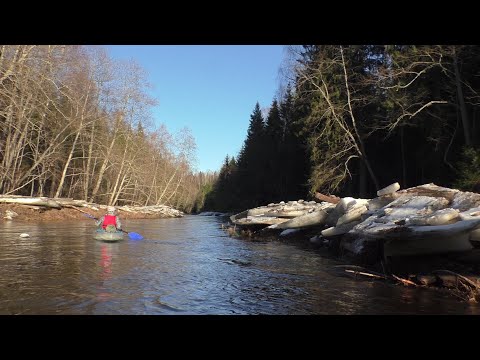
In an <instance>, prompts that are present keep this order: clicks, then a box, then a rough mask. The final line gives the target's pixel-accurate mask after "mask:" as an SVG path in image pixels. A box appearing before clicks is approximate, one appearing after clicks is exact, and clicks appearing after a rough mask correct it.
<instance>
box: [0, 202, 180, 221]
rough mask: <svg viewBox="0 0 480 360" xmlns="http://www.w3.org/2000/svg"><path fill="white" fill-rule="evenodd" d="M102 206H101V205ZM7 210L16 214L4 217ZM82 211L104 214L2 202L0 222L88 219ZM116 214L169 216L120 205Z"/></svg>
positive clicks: (88, 211)
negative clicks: (133, 209) (127, 208)
mask: <svg viewBox="0 0 480 360" xmlns="http://www.w3.org/2000/svg"><path fill="white" fill-rule="evenodd" d="M102 207H103V206H102ZM7 211H9V212H10V213H12V212H13V213H14V214H16V215H13V216H12V219H8V218H6V216H7ZM83 213H85V214H89V215H91V216H94V217H96V218H100V217H101V216H103V215H105V214H106V209H102V208H100V209H98V210H96V209H92V208H90V207H84V208H82V209H81V210H80V209H76V208H71V207H62V208H61V209H54V208H47V207H42V206H26V205H19V204H2V203H0V215H1V216H0V222H7V221H8V222H16V221H18V222H20V221H21V222H34V221H48V222H57V221H58V222H60V221H64V220H88V221H92V219H89V218H88V217H86V216H85V215H84V214H83ZM117 215H118V216H119V217H120V219H121V220H128V219H164V218H171V217H172V216H168V215H166V214H163V213H161V212H157V213H145V212H141V211H125V210H123V209H122V208H121V207H117Z"/></svg>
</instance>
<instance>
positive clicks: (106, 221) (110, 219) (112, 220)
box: [102, 215, 117, 230]
mask: <svg viewBox="0 0 480 360" xmlns="http://www.w3.org/2000/svg"><path fill="white" fill-rule="evenodd" d="M108 225H113V226H115V227H117V217H116V216H115V215H105V216H104V217H103V224H102V228H103V229H104V230H105V229H106V228H107V226H108Z"/></svg>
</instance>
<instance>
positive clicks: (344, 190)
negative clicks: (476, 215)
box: [205, 45, 480, 211]
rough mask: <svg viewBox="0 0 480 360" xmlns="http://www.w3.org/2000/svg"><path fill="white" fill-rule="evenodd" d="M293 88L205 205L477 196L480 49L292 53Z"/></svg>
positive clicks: (256, 113) (228, 166)
mask: <svg viewBox="0 0 480 360" xmlns="http://www.w3.org/2000/svg"><path fill="white" fill-rule="evenodd" d="M289 59H291V61H286V62H285V65H284V68H283V69H282V72H283V74H285V75H284V76H285V79H286V80H287V83H288V84H287V86H286V88H285V91H283V92H282V95H281V97H280V98H277V99H274V100H273V101H272V103H271V106H270V111H269V112H268V115H267V116H266V117H265V118H264V117H263V116H262V113H261V111H260V105H259V104H256V105H255V108H254V110H253V112H252V115H251V118H250V124H249V128H248V133H247V137H246V139H245V141H244V144H243V147H242V149H241V151H240V153H239V154H237V155H236V156H234V157H233V156H232V157H229V156H227V157H226V159H225V162H224V164H223V166H222V168H221V170H220V172H219V176H218V179H217V181H216V183H215V184H214V186H213V187H212V191H211V192H210V193H208V195H207V198H206V200H205V207H206V208H207V209H209V210H218V211H224V210H238V211H241V210H244V209H246V208H253V207H257V206H260V205H264V204H267V203H271V202H277V201H280V200H285V201H287V200H295V199H299V198H304V197H309V196H311V195H313V193H314V192H315V191H320V192H322V193H325V194H336V195H339V196H346V195H348V196H354V197H373V196H375V192H376V191H377V190H379V189H380V188H382V187H384V186H386V185H389V184H391V183H393V182H396V181H398V182H399V183H400V185H401V187H402V188H407V187H412V186H416V185H419V184H424V183H429V182H434V183H436V184H438V185H442V186H449V187H458V188H460V189H462V190H469V191H472V190H473V191H480V151H479V148H478V146H479V140H480V133H479V130H480V126H478V125H477V124H476V123H477V117H478V116H479V115H478V111H477V110H478V108H479V105H480V101H479V100H480V97H479V90H480V83H479V82H480V77H479V74H480V72H479V70H480V47H478V46H461V45H451V46H450V45H435V46H434V45H428V46H418V45H415V46H414V45H354V46H336V45H308V46H292V47H289Z"/></svg>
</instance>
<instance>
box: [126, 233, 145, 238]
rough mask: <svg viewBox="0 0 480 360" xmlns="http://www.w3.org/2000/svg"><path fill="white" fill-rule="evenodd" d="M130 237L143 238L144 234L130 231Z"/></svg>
mask: <svg viewBox="0 0 480 360" xmlns="http://www.w3.org/2000/svg"><path fill="white" fill-rule="evenodd" d="M128 237H129V238H130V239H132V240H142V239H143V236H142V235H140V234H137V233H136V232H129V233H128Z"/></svg>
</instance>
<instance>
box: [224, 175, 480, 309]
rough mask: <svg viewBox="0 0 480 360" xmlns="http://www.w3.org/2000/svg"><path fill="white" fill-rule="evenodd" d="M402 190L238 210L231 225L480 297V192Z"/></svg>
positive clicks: (351, 266) (348, 271)
mask: <svg viewBox="0 0 480 360" xmlns="http://www.w3.org/2000/svg"><path fill="white" fill-rule="evenodd" d="M399 188H400V186H399V185H398V183H395V184H392V185H390V186H388V187H387V188H385V189H382V190H380V191H379V192H378V197H376V198H374V199H354V198H348V197H346V198H341V199H340V198H333V197H326V196H321V197H320V198H318V197H317V198H318V199H319V200H320V201H319V202H317V201H308V202H306V201H304V200H298V201H289V202H280V203H272V204H268V205H266V206H261V207H258V208H253V209H248V210H245V211H243V212H241V213H239V214H236V215H233V216H231V217H230V224H225V225H224V229H225V230H226V232H227V233H228V234H229V235H230V236H233V237H240V238H248V239H251V240H253V241H270V240H276V241H287V242H293V243H304V244H306V243H309V244H310V245H311V246H313V247H316V248H318V249H321V250H322V251H323V250H325V251H326V252H328V254H329V255H330V256H334V257H336V258H338V259H341V260H342V261H344V262H345V263H346V265H345V266H343V267H342V268H339V269H338V271H339V272H340V273H342V274H343V275H348V276H353V277H355V278H363V279H374V280H382V281H389V282H393V283H397V284H401V285H404V286H411V287H432V288H446V289H449V290H451V292H452V294H453V295H455V296H456V297H458V298H460V299H462V300H465V301H470V302H479V301H480V265H479V264H480V246H479V245H480V241H479V240H480V194H477V193H469V192H461V191H460V190H457V189H449V188H444V187H440V186H437V185H435V184H425V185H420V186H417V187H414V188H409V189H405V190H401V191H399ZM320 195H321V194H320Z"/></svg>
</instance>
